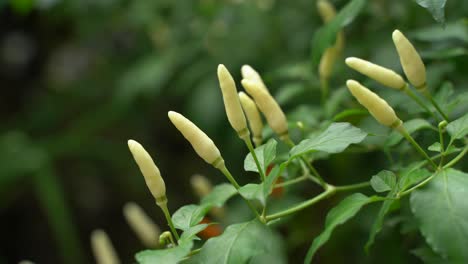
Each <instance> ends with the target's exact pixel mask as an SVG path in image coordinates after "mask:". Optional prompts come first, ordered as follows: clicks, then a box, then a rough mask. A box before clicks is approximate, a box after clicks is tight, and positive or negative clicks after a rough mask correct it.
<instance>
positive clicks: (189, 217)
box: [172, 183, 237, 231]
mask: <svg viewBox="0 0 468 264" xmlns="http://www.w3.org/2000/svg"><path fill="white" fill-rule="evenodd" d="M236 193H237V190H236V189H235V188H234V186H232V185H230V184H227V183H223V184H220V185H217V186H216V187H214V188H213V190H212V191H211V193H210V194H208V195H207V196H205V197H204V198H203V199H202V200H201V202H200V205H196V204H190V205H185V206H182V207H181V208H179V210H177V211H176V212H175V213H174V214H173V215H172V221H173V222H174V226H175V227H176V228H179V229H181V230H184V231H186V230H188V229H189V228H191V227H193V226H195V225H197V224H198V223H200V221H201V220H202V219H203V217H204V216H205V215H206V214H207V213H208V212H209V211H210V209H211V208H213V207H221V206H223V205H224V203H225V202H226V201H227V200H228V199H229V198H231V197H232V196H233V195H234V194H236Z"/></svg>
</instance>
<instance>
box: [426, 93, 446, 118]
mask: <svg viewBox="0 0 468 264" xmlns="http://www.w3.org/2000/svg"><path fill="white" fill-rule="evenodd" d="M423 94H424V96H425V97H426V98H427V99H429V101H431V104H432V105H433V106H434V107H435V108H436V109H437V111H438V112H439V114H440V115H441V116H442V117H443V118H444V119H445V121H447V122H449V118H448V116H447V115H446V114H445V113H444V111H442V108H440V106H439V104H438V103H437V102H436V101H435V100H434V98H433V97H432V95H431V93H430V92H429V91H428V90H427V87H426V88H424V91H423Z"/></svg>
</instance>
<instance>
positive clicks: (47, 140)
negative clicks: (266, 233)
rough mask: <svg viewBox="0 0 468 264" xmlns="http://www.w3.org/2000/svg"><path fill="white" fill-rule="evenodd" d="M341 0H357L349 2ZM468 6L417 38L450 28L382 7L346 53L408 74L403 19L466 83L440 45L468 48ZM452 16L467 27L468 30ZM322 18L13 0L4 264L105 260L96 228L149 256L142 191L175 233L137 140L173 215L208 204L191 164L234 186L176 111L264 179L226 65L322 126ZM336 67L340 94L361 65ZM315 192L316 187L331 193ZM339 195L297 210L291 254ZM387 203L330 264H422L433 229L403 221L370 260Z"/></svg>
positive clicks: (370, 165)
mask: <svg viewBox="0 0 468 264" xmlns="http://www.w3.org/2000/svg"><path fill="white" fill-rule="evenodd" d="M333 2H334V4H336V6H337V7H342V6H343V5H344V4H346V2H347V1H333ZM467 13H468V2H466V1H448V3H447V8H446V16H447V21H448V22H447V27H446V30H447V31H446V32H451V33H453V34H452V35H449V36H448V37H441V38H439V39H437V36H439V35H431V34H426V35H424V34H423V37H421V34H420V35H419V38H416V37H414V38H413V36H417V34H416V33H417V32H421V30H423V29H427V28H435V29H436V30H441V29H442V26H440V25H438V24H437V23H436V22H435V21H433V19H432V17H431V15H430V14H429V13H428V12H427V11H426V10H424V9H423V8H421V7H420V6H418V5H417V4H416V3H415V2H413V1H384V0H377V1H369V2H368V3H367V5H366V7H365V9H364V11H363V12H362V13H361V15H360V16H359V17H358V18H357V19H356V21H354V22H353V24H351V25H350V26H348V27H347V28H346V29H345V35H346V46H345V50H344V55H343V57H342V58H344V57H345V56H348V55H353V56H360V57H363V58H367V59H370V60H373V61H375V62H377V63H382V64H383V65H385V66H387V67H390V68H393V69H395V70H396V71H398V72H401V68H400V66H399V64H398V57H397V56H396V52H395V51H394V48H393V47H392V45H393V44H392V41H391V32H392V31H393V30H394V29H395V28H399V29H401V30H402V31H403V32H405V33H406V32H408V33H409V36H410V37H411V39H416V41H415V43H416V45H417V47H418V49H421V50H423V51H424V52H426V53H427V54H429V55H428V56H427V57H424V56H423V58H425V61H426V63H427V64H428V70H429V71H430V75H429V78H430V80H431V83H430V84H432V86H433V87H439V86H440V85H441V84H442V82H443V81H444V80H452V82H453V83H454V84H455V87H456V88H457V89H459V90H463V89H464V90H465V91H466V87H467V77H466V69H467V68H466V66H467V65H466V58H467V57H466V50H465V53H462V54H458V55H455V56H448V55H443V54H442V55H440V56H439V57H434V55H432V57H431V54H433V53H436V55H437V54H438V53H437V52H439V53H442V52H440V51H447V50H451V49H452V48H453V47H460V46H461V47H464V48H466V47H467V43H468V33H467V32H466V25H467V22H466V14H467ZM462 19H465V21H462ZM453 24H456V25H461V26H458V27H459V28H460V27H461V28H462V31H461V33H457V32H456V31H454V29H453V28H452V25H453ZM321 25H322V22H321V20H320V18H319V16H318V14H317V10H316V8H315V1H312V0H307V1H306V0H299V1H275V0H231V1H227V0H225V1H215V0H200V1H186V0H177V1H173V0H162V1H124V0H99V1H91V0H86V1H62V0H41V1H39V0H38V1H33V0H14V1H13V0H12V1H5V0H1V1H0V88H1V90H0V91H1V96H0V117H1V123H0V129H1V130H0V263H1V264H4V263H17V262H18V261H20V260H22V259H30V260H33V261H35V262H37V263H92V261H93V260H92V256H91V251H90V247H89V234H90V232H91V231H92V230H94V229H96V228H103V229H104V230H106V231H107V233H108V234H109V236H110V237H111V239H112V241H113V243H114V245H115V247H116V249H117V251H118V254H119V256H120V257H121V259H122V261H123V263H131V262H132V261H134V260H133V255H134V253H136V252H137V251H139V250H141V249H142V248H143V247H142V246H141V245H140V243H139V241H138V240H137V238H136V237H135V236H134V235H133V232H132V230H130V228H129V227H128V226H127V225H126V223H125V221H124V218H123V216H122V209H121V208H122V205H123V204H124V203H125V202H127V201H135V202H137V203H138V204H140V205H141V206H143V207H144V208H145V210H146V212H147V213H148V214H150V215H151V217H152V218H153V219H154V220H155V221H156V222H157V223H158V224H159V225H160V226H161V227H164V226H165V222H164V219H163V215H162V213H161V212H160V211H159V210H158V208H157V207H156V206H154V202H153V199H152V197H151V195H150V193H149V192H148V190H147V188H146V186H145V184H144V181H143V178H142V177H141V175H140V172H139V171H138V169H137V167H136V165H135V164H134V161H133V159H132V158H131V155H130V153H129V151H128V149H127V143H126V141H127V139H129V138H133V139H136V140H138V141H139V142H140V143H142V144H143V145H144V146H145V147H146V148H147V150H148V151H149V152H150V153H151V154H152V156H153V158H154V159H155V161H156V163H157V164H158V166H159V168H160V170H161V172H162V174H163V177H164V179H165V181H166V185H167V189H168V194H167V196H168V198H169V207H170V209H171V211H175V210H176V209H177V208H178V207H180V206H182V205H184V204H188V203H195V202H197V199H198V198H197V197H195V195H194V194H193V192H192V190H191V187H190V184H189V177H190V176H191V175H192V174H194V173H203V174H205V175H207V177H208V178H210V179H211V180H212V181H213V182H214V183H218V182H223V181H224V178H223V177H222V175H220V173H218V172H217V171H215V170H214V169H213V168H211V167H210V166H209V165H208V164H206V163H204V161H203V160H201V159H200V158H198V157H197V156H196V154H195V153H194V151H193V150H192V149H191V147H190V146H189V145H188V143H186V142H185V140H184V139H183V137H182V136H181V135H180V134H179V133H178V132H177V131H176V130H175V129H174V127H173V126H172V124H170V122H169V120H168V118H167V111H169V110H175V111H178V112H181V113H183V114H184V115H185V116H187V117H188V118H190V119H191V120H193V121H194V122H195V123H196V124H197V125H198V126H199V127H201V128H202V129H203V130H204V131H205V132H206V133H207V134H208V135H210V136H211V137H212V138H213V140H214V141H215V142H216V144H217V145H218V146H219V148H220V150H221V152H222V153H223V156H224V157H225V160H226V161H227V164H228V166H229V167H230V168H231V170H232V171H233V173H234V174H235V175H236V177H237V178H238V179H239V180H240V181H241V182H244V183H245V182H248V181H250V180H251V179H252V178H251V175H243V174H245V173H243V170H242V162H243V158H244V156H245V155H246V153H247V150H246V149H245V147H244V145H243V144H242V142H241V141H240V140H239V139H238V138H237V136H236V135H235V133H234V132H233V131H232V129H231V128H230V127H229V125H228V123H227V122H226V121H227V120H226V117H225V114H224V110H223V105H222V99H221V93H220V90H219V88H218V86H217V80H216V67H217V65H218V64H219V63H223V64H225V65H226V66H227V67H228V69H230V71H231V73H232V74H233V75H234V77H235V79H236V80H237V81H239V80H240V66H241V65H243V64H250V65H252V66H254V67H255V68H256V69H258V70H259V71H260V72H261V73H262V74H263V76H264V78H265V81H266V82H267V84H268V86H269V88H270V89H271V90H272V93H273V94H275V96H276V97H277V98H278V100H279V101H280V103H281V105H282V106H283V108H284V109H285V111H286V112H287V113H292V112H294V111H296V110H297V109H298V108H297V107H298V106H304V105H305V106H308V107H309V108H307V109H308V110H307V111H309V112H307V114H306V115H305V118H309V119H310V120H311V121H310V122H312V123H313V122H314V112H313V111H312V110H314V109H315V110H316V109H317V108H319V101H320V100H319V98H320V93H319V90H318V87H319V83H318V79H317V77H316V74H315V72H314V71H312V69H311V68H310V65H309V64H310V54H311V47H310V43H311V39H312V37H313V34H314V32H315V31H316V30H317V29H318V28H319V27H320V26H321ZM463 25H464V26H465V34H466V35H464V36H463ZM413 32H415V34H414V35H412V33H413ZM454 32H455V33H454ZM424 36H426V38H427V39H426V40H425V39H424ZM463 38H464V39H463ZM431 52H432V53H431ZM335 71H336V72H335V75H334V76H335V77H333V78H332V80H331V89H335V88H338V87H341V86H343V85H344V81H345V79H346V77H349V76H351V75H352V74H354V73H352V72H351V71H350V70H348V69H346V68H345V66H344V63H343V60H342V59H340V60H339V62H338V64H337V65H336V67H335ZM239 87H240V85H239ZM285 91H293V92H285ZM387 165H388V164H387V163H386V161H385V158H384V155H383V154H381V153H378V152H375V153H372V152H371V153H367V154H359V155H358V154H355V155H353V154H348V155H337V156H332V158H331V159H330V160H328V161H321V162H319V163H318V164H317V166H318V168H319V170H321V171H322V172H323V174H324V175H327V177H328V179H330V181H331V182H334V183H341V184H346V183H353V182H358V181H363V180H367V179H368V177H369V176H370V175H372V173H375V172H377V171H378V170H379V169H381V168H383V167H385V166H387ZM240 175H242V176H240ZM300 191H301V194H303V197H309V196H310V193H314V192H316V191H317V190H315V189H314V188H312V186H308V187H305V188H304V189H301V190H300ZM337 201H338V198H334V199H331V200H329V201H325V202H323V203H320V204H318V205H317V206H316V207H314V208H311V209H309V210H306V211H305V212H302V213H300V214H298V215H296V216H295V217H294V220H293V221H292V222H291V225H294V227H291V228H289V229H286V228H282V229H281V232H282V233H283V234H284V235H285V236H287V237H288V239H287V245H288V255H289V257H290V261H291V263H298V262H301V261H302V258H303V256H304V255H305V252H306V250H307V248H308V246H309V243H310V242H311V241H312V238H313V237H314V236H315V235H316V234H318V232H319V231H320V230H321V228H322V226H323V220H324V217H325V215H326V212H327V211H328V210H329V208H330V207H331V206H332V205H333V204H336V202H337ZM233 203H234V204H235V201H234V202H233ZM377 209H378V208H370V209H369V210H366V211H365V212H363V213H362V214H360V215H359V217H358V218H356V219H355V220H353V221H351V223H350V224H349V225H346V226H345V227H343V228H341V229H338V230H337V232H336V233H335V234H334V236H333V237H332V239H331V242H330V243H328V244H327V246H326V247H324V249H323V250H321V251H320V252H319V256H318V258H317V259H316V261H317V263H344V262H348V263H373V262H374V261H377V260H378V261H379V263H414V261H417V260H416V259H415V258H414V257H413V256H412V255H411V254H410V253H408V250H409V249H411V247H412V246H414V244H415V241H416V240H417V239H418V235H417V234H414V235H409V236H405V237H402V236H400V234H399V231H398V229H395V228H392V227H389V228H384V230H383V233H382V234H381V236H379V239H378V241H377V244H376V246H375V248H374V250H373V251H372V253H371V254H370V255H369V256H366V255H365V254H364V252H363V251H362V245H364V243H365V241H366V239H367V232H368V226H370V224H371V223H372V217H373V214H374V213H375V211H376V210H377ZM382 256H385V258H383V257H382Z"/></svg>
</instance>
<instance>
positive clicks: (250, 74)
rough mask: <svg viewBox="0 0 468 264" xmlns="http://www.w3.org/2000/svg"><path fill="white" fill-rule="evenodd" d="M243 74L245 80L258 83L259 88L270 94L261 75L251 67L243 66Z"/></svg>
mask: <svg viewBox="0 0 468 264" xmlns="http://www.w3.org/2000/svg"><path fill="white" fill-rule="evenodd" d="M241 74H242V78H243V79H247V80H250V81H254V82H258V83H259V87H260V88H262V89H264V90H265V91H267V92H268V93H269V91H268V88H267V87H266V85H265V82H263V79H262V77H261V76H260V74H259V73H258V72H257V71H256V70H255V69H254V68H252V67H251V66H250V65H243V66H242V67H241Z"/></svg>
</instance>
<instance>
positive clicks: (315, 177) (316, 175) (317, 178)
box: [283, 136, 327, 189]
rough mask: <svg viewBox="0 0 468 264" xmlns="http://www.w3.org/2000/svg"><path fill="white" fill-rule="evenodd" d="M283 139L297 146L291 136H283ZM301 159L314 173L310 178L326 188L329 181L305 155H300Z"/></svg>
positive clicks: (291, 146) (289, 144)
mask: <svg viewBox="0 0 468 264" xmlns="http://www.w3.org/2000/svg"><path fill="white" fill-rule="evenodd" d="M283 141H284V142H285V143H286V144H287V145H288V146H289V147H290V148H293V147H295V146H296V144H295V143H294V142H293V141H292V140H291V138H290V137H289V136H285V137H283ZM300 159H301V161H302V162H303V163H304V164H305V165H306V166H307V168H308V169H309V170H310V172H312V174H313V175H309V177H310V179H311V180H312V181H314V182H315V183H317V184H319V185H320V186H322V187H323V188H324V189H326V187H327V183H326V182H325V181H324V180H323V178H322V176H320V174H319V172H318V171H317V170H316V169H315V167H314V166H313V165H312V164H311V163H310V162H309V161H307V159H306V158H304V156H300Z"/></svg>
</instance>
